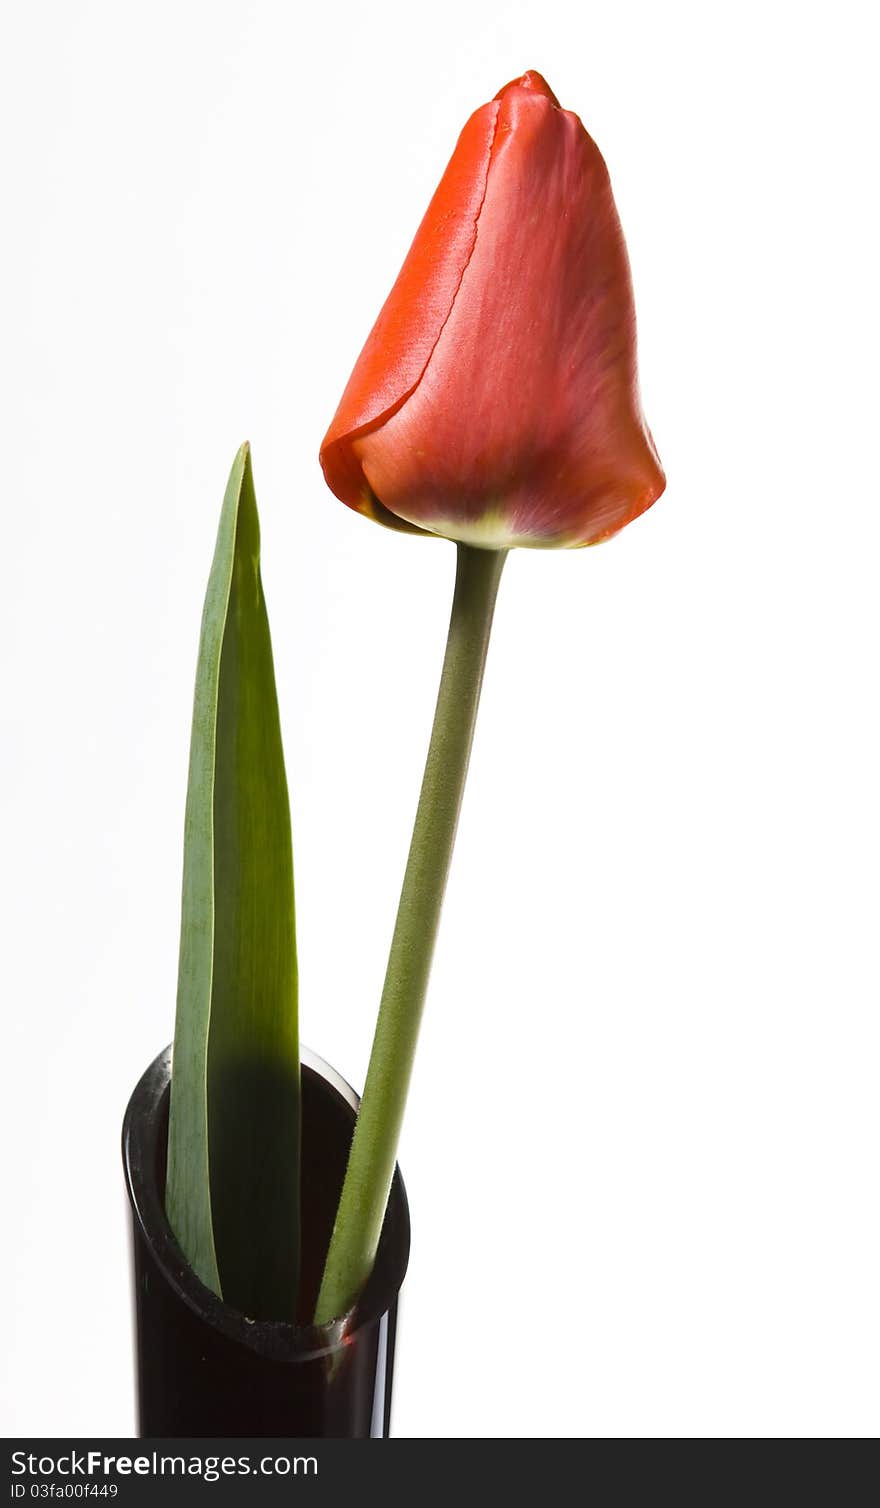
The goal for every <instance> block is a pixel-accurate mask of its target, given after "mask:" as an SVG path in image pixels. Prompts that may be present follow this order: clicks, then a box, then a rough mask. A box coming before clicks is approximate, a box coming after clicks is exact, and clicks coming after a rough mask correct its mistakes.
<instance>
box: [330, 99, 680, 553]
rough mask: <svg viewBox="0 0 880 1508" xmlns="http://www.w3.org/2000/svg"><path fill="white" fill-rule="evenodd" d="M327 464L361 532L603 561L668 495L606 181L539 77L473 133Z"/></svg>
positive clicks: (406, 268)
mask: <svg viewBox="0 0 880 1508" xmlns="http://www.w3.org/2000/svg"><path fill="white" fill-rule="evenodd" d="M321 464H322V466H323V468H324V474H325V476H326V479H327V482H328V483H329V485H330V487H331V488H332V489H333V491H334V492H335V493H336V495H337V497H339V498H341V499H342V501H343V502H345V503H348V504H349V506H350V507H352V508H356V509H357V510H358V511H359V512H361V513H366V514H368V515H369V516H370V517H373V518H376V519H379V520H380V521H381V522H382V523H386V524H390V525H393V526H395V527H398V528H415V529H417V530H418V531H419V532H428V533H431V534H440V535H443V536H445V537H447V538H450V539H455V540H460V541H463V542H465V543H470V544H477V545H483V546H486V547H488V548H496V549H503V548H506V547H508V546H510V545H532V546H542V545H587V544H596V543H597V542H598V541H599V540H601V539H606V538H607V537H608V536H609V535H611V534H615V533H616V532H617V530H618V529H622V528H623V526H624V525H625V524H628V523H629V522H630V521H631V520H632V519H634V518H636V517H637V516H638V515H639V514H640V513H643V512H644V511H645V509H646V508H649V507H650V506H651V504H652V503H653V502H656V500H657V498H658V497H659V496H660V494H661V492H662V491H663V488H664V486H665V478H664V476H663V471H662V469H661V466H660V462H659V459H658V456H657V452H656V450H655V448H654V442H653V440H652V438H651V434H650V431H649V430H648V428H647V426H646V424H645V421H644V419H643V417H642V411H641V406H640V402H639V393H638V377H637V372H636V340H635V311H634V308H633V297H632V285H631V282H630V272H629V262H628V259H627V254H626V246H625V244H624V239H623V232H622V230H621V227H620V221H619V219H618V216H617V210H616V208H615V204H614V199H613V196H612V193H611V185H610V182H609V179H608V171H607V168H606V167H605V163H604V161H603V159H602V156H601V154H600V152H599V149H598V147H597V146H596V144H595V142H593V140H592V139H591V137H589V136H588V135H587V132H586V131H585V130H584V128H583V126H582V125H581V122H580V120H579V119H578V117H577V116H576V115H573V114H572V113H571V112H570V111H568V110H562V109H561V108H560V106H559V104H558V101H557V100H556V98H555V96H554V95H553V93H552V91H551V90H550V89H549V87H548V86H547V84H546V83H545V82H544V80H543V79H542V78H541V76H540V74H537V73H526V74H524V75H523V77H522V78H521V79H517V80H516V81H515V82H514V83H511V84H508V85H507V86H506V88H504V89H502V90H501V92H500V94H498V95H496V97H495V99H494V100H493V101H492V103H491V104H488V105H484V106H483V107H482V109H480V110H477V111H476V113H475V114H474V115H472V116H471V118H470V120H469V121H468V123H467V125H466V126H465V128H464V130H463V132H462V134H461V137H460V138H459V142H458V145H457V147H456V149H455V152H454V154H453V157H452V160H451V162H450V163H449V166H448V167H447V169H446V172H445V173H444V175H443V178H442V180H441V182H440V186H439V188H438V189H437V192H436V193H435V195H434V198H433V199H432V201H431V204H430V206H429V208H428V212H427V214H426V215H425V218H424V220H423V221H422V224H421V226H420V227H419V230H418V233H417V235H416V238H415V241H414V242H413V244H412V247H411V248H410V251H409V255H408V256H407V258H406V261H405V262H404V264H403V267H402V269H401V271H400V274H399V276H398V279H397V282H396V283H395V285H394V287H393V289H392V290H391V293H390V295H389V297H388V299H387V301H386V303H385V306H384V308H383V309H382V312H381V314H380V315H379V318H378V319H377V321H376V323H375V325H374V327H373V330H372V333H371V334H370V337H369V339H368V340H367V343H366V345H365V346H364V349H363V351H362V352H361V355H360V357H359V359H358V362H357V365H356V366H355V369H354V372H353V373H352V376H351V378H350V380H349V383H348V386H347V388H346V390H345V392H344V394H343V397H342V402H341V403H340V405H339V408H338V410H337V412H336V416H335V418H334V420H333V423H332V424H331V426H330V429H329V430H328V432H327V435H326V436H325V439H324V443H323V445H322V447H321Z"/></svg>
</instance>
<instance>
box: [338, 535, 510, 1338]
mask: <svg viewBox="0 0 880 1508" xmlns="http://www.w3.org/2000/svg"><path fill="white" fill-rule="evenodd" d="M505 555H506V552H505V551H503V550H500V551H499V550H479V549H475V548H474V547H473V546H471V545H459V546H458V569H457V572H456V578H455V596H454V598H453V602H452V616H451V619H450V623H449V638H448V640H447V644H446V658H445V660H444V662H443V674H442V676H441V678H440V690H439V692H438V695H437V710H436V712H435V714H434V727H433V729H432V732H431V743H430V746H429V748H428V759H427V763H426V765H425V774H424V778H423V780H422V790H421V795H420V797H419V806H418V811H417V812H416V820H415V826H414V828H413V835H412V842H411V844H410V850H409V858H408V860H407V865H406V873H405V875H404V878H403V888H402V890H401V893H400V906H399V908H398V912H397V922H396V925H395V928H394V937H393V939H392V942H391V952H390V954H389V957H388V970H387V973H386V975H385V986H384V989H383V991H382V1003H381V1005H380V1007H379V1019H378V1021H377V1023H376V1035H375V1037H374V1039H373V1050H372V1053H371V1055H370V1066H369V1069H368V1071H367V1082H366V1085H365V1087H364V1094H363V1099H362V1101H361V1108H360V1114H359V1115H358V1119H357V1125H356V1127H355V1134H354V1140H353V1142H352V1147H351V1153H350V1155H349V1161H348V1168H347V1171H346V1174H345V1183H344V1185H343V1189H342V1197H341V1199H340V1201H339V1208H338V1210H337V1212H336V1223H335V1225H334V1227H333V1236H332V1239H331V1242H330V1250H329V1252H328V1254H327V1265H326V1267H325V1268H324V1277H323V1281H322V1283H321V1291H320V1293H319V1295H318V1303H317V1308H316V1310H315V1323H316V1324H324V1323H326V1322H327V1321H328V1320H331V1319H335V1318H337V1317H338V1316H340V1315H342V1314H345V1313H346V1312H347V1311H348V1309H349V1308H350V1307H351V1305H352V1303H353V1302H354V1300H355V1299H356V1297H357V1295H358V1294H359V1292H360V1290H361V1288H362V1287H363V1285H364V1283H365V1282H366V1280H367V1278H368V1277H369V1275H370V1271H371V1269H372V1266H373V1261H374V1259H375V1256H376V1248H377V1246H378V1244H379V1236H380V1235H381V1232H382V1221H383V1220H384V1218H385V1206H386V1204H387V1202H388V1193H389V1190H390V1188H391V1180H392V1178H393V1176H394V1165H395V1162H396V1160H397V1142H398V1138H399V1136H400V1127H401V1123H402V1121H403V1112H404V1107H405V1105H406V1095H407V1090H408V1088H409V1081H410V1076H411V1073H412V1065H413V1059H414V1057H415V1051H416V1042H417V1040H418V1034H419V1023H420V1021H421V1016H422V1007H423V1005H424V1002H425V994H426V992H427V988H428V975H429V973H430V970H431V958H432V956H433V952H434V942H435V939H436V936H437V927H438V924H439V921H440V910H441V907H442V905H443V893H444V891H445V889H446V878H447V875H448V874H449V864H450V860H451V858H452V848H453V844H454V843H455V830H456V827H457V825H458V814H459V810H460V808H461V798H462V794H463V792H464V783H465V779H466V777H467V769H468V760H469V758H470V752H471V743H472V742H473V736H474V724H475V722H476V718H477V707H478V706H479V702H480V688H481V686H482V683H483V668H484V666H485V663H486V651H487V649H488V647H489V632H490V630H491V627H492V615H493V612H494V610H495V597H496V593H497V591H498V582H499V581H500V579H501V570H502V567H503V565H504V560H505Z"/></svg>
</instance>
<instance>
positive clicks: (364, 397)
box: [321, 100, 499, 528]
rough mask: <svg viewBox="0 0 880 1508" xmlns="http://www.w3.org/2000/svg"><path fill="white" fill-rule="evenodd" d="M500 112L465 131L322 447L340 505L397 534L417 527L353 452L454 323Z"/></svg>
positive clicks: (484, 111) (396, 403)
mask: <svg viewBox="0 0 880 1508" xmlns="http://www.w3.org/2000/svg"><path fill="white" fill-rule="evenodd" d="M498 112H499V106H498V104H497V103H496V102H495V101H494V100H493V101H492V103H491V104H489V105H484V106H483V107H482V108H481V109H479V110H477V111H476V112H475V113H474V114H473V115H472V116H471V118H470V120H469V121H468V123H467V125H466V126H465V128H464V130H463V131H462V133H461V136H460V137H459V140H458V145H457V146H456V149H455V152H454V153H453V156H452V159H451V161H450V162H449V165H448V167H447V169H446V172H445V173H444V175H443V177H442V179H441V181H440V184H439V186H438V188H437V191H436V193H435V194H434V197H433V199H432V200H431V203H430V205H429V206H428V210H427V213H426V214H425V217H424V219H423V220H422V223H421V225H420V226H419V229H418V231H417V233H416V238H415V240H414V241H413V244H412V246H411V247H410V250H409V252H408V254H407V257H406V261H405V262H404V264H403V266H402V268H401V269H400V272H399V274H398V277H397V281H396V282H395V284H394V287H393V288H392V290H391V292H390V294H389V295H388V298H387V299H386V301H385V304H384V306H383V308H382V311H381V313H380V314H379V317H378V319H377V320H376V323H375V325H374V326H373V329H372V331H371V333H370V335H369V337H368V339H367V343H366V345H365V346H364V348H363V350H362V352H361V354H360V356H359V358H358V361H357V364H356V366H355V368H354V371H353V372H352V374H351V377H350V378H349V381H348V386H347V387H346V389H345V392H344V393H343V395H342V400H341V402H340V404H339V408H338V410H337V412H336V416H335V418H334V420H333V423H332V424H331V426H330V428H329V430H328V431H327V434H326V436H325V438H324V443H323V445H322V447H321V465H322V466H323V468H324V474H325V476H326V478H327V482H328V484H329V486H330V487H331V488H332V490H333V491H334V492H335V493H336V495H337V497H339V498H341V499H342V501H343V502H346V503H348V504H349V506H350V507H352V508H356V509H357V510H358V511H359V512H362V513H367V514H369V515H371V516H374V517H381V520H382V522H384V523H388V524H391V525H392V526H396V527H398V528H408V527H411V526H410V525H408V524H407V523H406V521H404V520H401V519H398V518H396V517H395V516H394V514H393V513H392V514H390V515H388V516H387V517H386V516H385V515H386V513H387V510H386V509H384V508H382V505H381V504H380V503H379V502H378V499H376V498H375V497H374V496H373V495H372V493H371V492H370V489H369V488H368V487H367V486H365V480H364V475H363V472H362V470H361V466H360V463H359V461H358V460H357V458H356V457H355V455H354V453H353V450H352V445H353V442H354V441H355V440H356V439H357V438H358V437H359V436H361V435H363V434H366V433H368V432H369V431H370V430H373V429H375V428H376V427H377V426H378V425H380V424H382V423H384V422H385V420H386V419H388V418H390V417H391V415H392V414H394V413H396V412H397V410H398V409H399V408H400V407H401V405H402V404H404V403H405V402H406V400H407V398H408V397H409V396H410V394H411V393H412V392H413V391H414V389H415V388H416V387H417V386H418V383H419V381H420V380H421V377H422V375H423V373H424V370H425V368H426V366H427V364H428V362H429V361H430V358H431V353H432V352H433V350H434V347H435V346H436V344H437V341H438V339H439V337H440V334H441V332H442V330H443V326H444V325H445V323H446V320H447V319H448V318H449V313H450V310H451V309H452V305H453V303H454V300H455V296H456V293H457V292H458V289H459V288H460V286H461V280H462V277H463V276H464V271H465V268H466V267H467V264H468V262H469V261H470V258H471V256H472V254H473V250H474V246H475V244H476V238H477V221H478V219H479V215H480V209H481V208H482V204H483V200H484V198H485V194H486V180H487V177H488V173H489V159H490V155H491V151H492V142H493V140H494V136H495V123H496V119H497V116H498Z"/></svg>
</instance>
